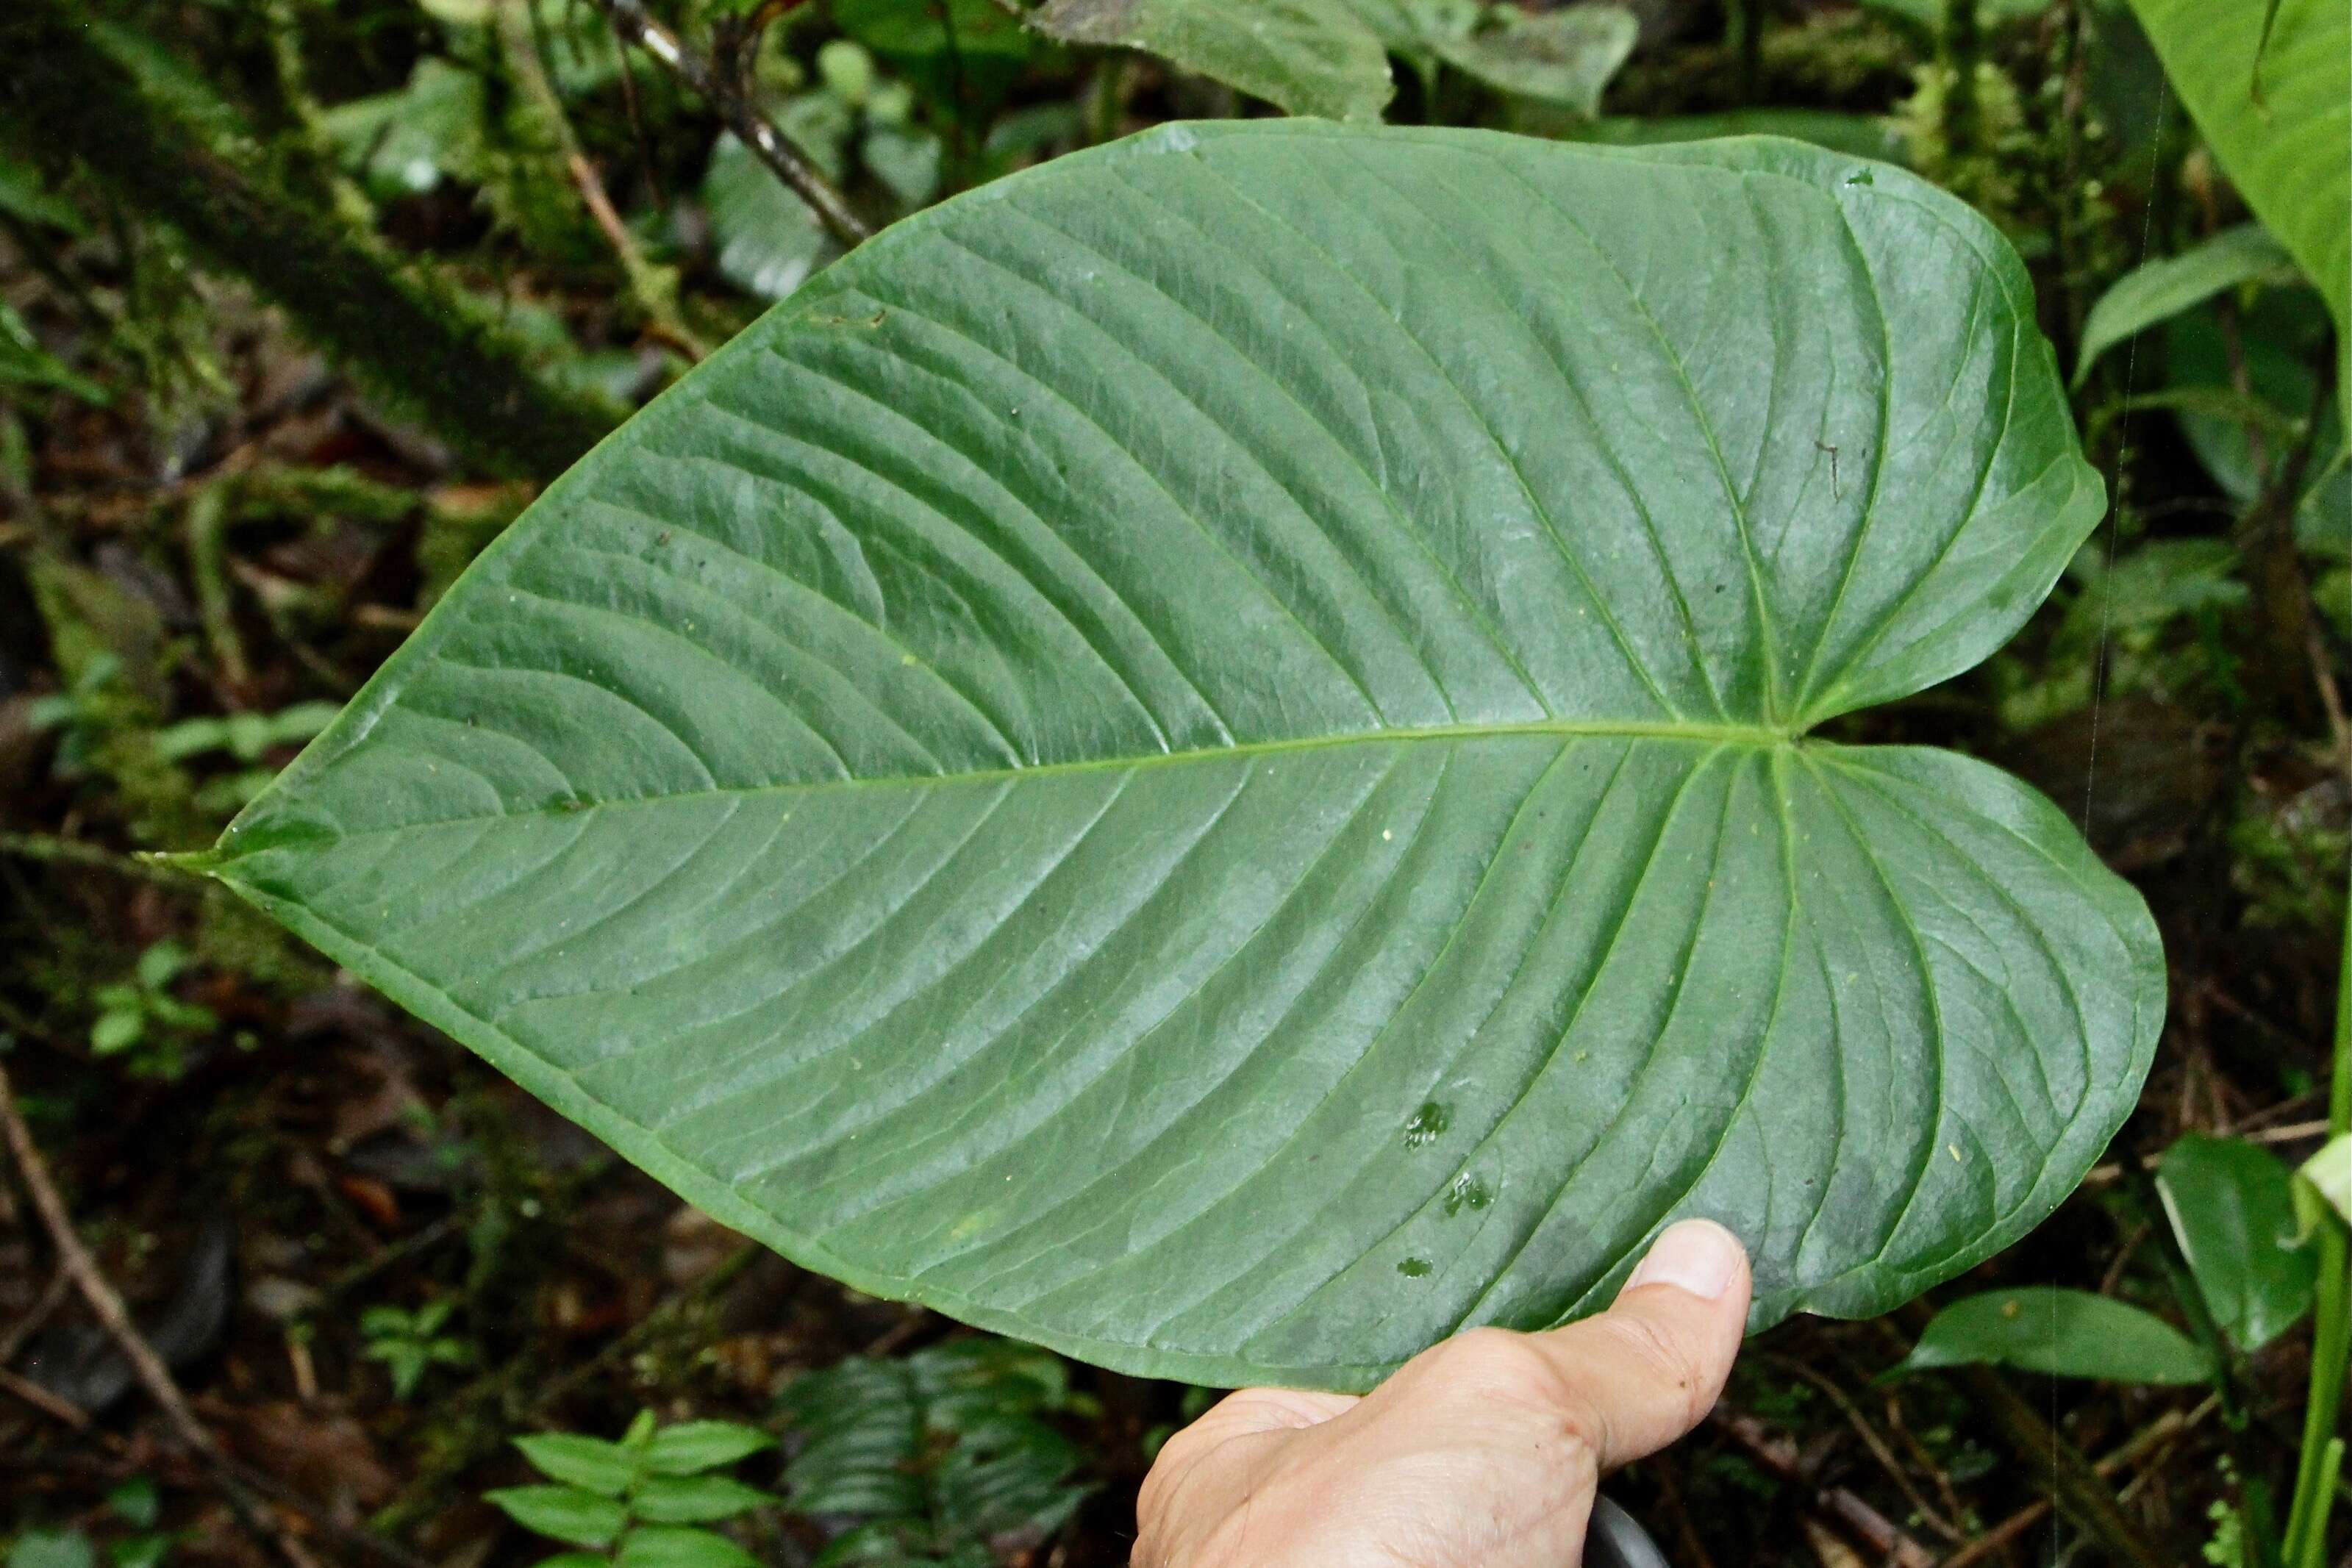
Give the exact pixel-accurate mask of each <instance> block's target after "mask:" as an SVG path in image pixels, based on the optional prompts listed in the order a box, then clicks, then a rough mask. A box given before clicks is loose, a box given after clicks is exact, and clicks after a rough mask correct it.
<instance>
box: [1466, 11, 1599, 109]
mask: <svg viewBox="0 0 2352 1568" xmlns="http://www.w3.org/2000/svg"><path fill="white" fill-rule="evenodd" d="M1495 16H1496V19H1497V22H1498V25H1496V26H1487V27H1483V28H1481V29H1479V30H1478V31H1476V32H1474V33H1472V34H1470V35H1468V36H1467V37H1461V38H1454V39H1447V40H1444V41H1440V42H1438V43H1436V44H1435V45H1434V46H1433V47H1434V48H1435V50H1436V53H1437V56H1438V57H1439V58H1440V59H1443V60H1444V62H1445V63H1446V64H1447V65H1450V66H1452V67H1454V68H1455V69H1457V70H1460V71H1462V72H1465V74H1467V75H1469V76H1473V77H1475V78H1478V79H1479V80H1480V81H1483V82H1485V83H1486V85H1487V86H1489V87H1492V88H1495V89H1497V90H1499V91H1502V92H1507V93H1511V94H1514V95H1516V96H1517V97H1521V98H1531V99H1538V101H1541V102H1544V103H1552V104H1558V105H1559V106H1560V107H1561V108H1563V109H1570V110H1575V111H1576V112H1577V113H1579V114H1584V115H1590V114H1592V113H1594V112H1596V111H1597V110H1599V109H1600V107H1601V89H1603V88H1606V87H1607V86H1608V85H1609V79H1610V78H1612V77H1613V76H1615V75H1616V74H1617V69H1618V68H1619V67H1620V66H1622V65H1623V64H1624V63H1625V60H1626V57H1628V56H1630V55H1632V54H1633V43H1634V40H1635V39H1636V38H1638V37H1640V36H1641V32H1642V25H1641V24H1640V23H1639V22H1637V21H1635V20H1634V18H1633V13H1632V12H1631V11H1628V10H1627V9H1625V7H1624V6H1622V5H1606V4H1601V3H1600V0H1585V3H1584V4H1581V5H1563V6H1561V7H1559V9H1557V10H1552V11H1543V12H1538V13H1537V14H1535V15H1532V16H1529V15H1526V14H1524V13H1521V12H1518V11H1516V10H1513V9H1511V8H1509V7H1507V6H1498V7H1496V12H1495Z"/></svg>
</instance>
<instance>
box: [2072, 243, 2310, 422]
mask: <svg viewBox="0 0 2352 1568" xmlns="http://www.w3.org/2000/svg"><path fill="white" fill-rule="evenodd" d="M2293 269H2294V257H2293V256H2289V255H2287V253H2286V247H2285V246H2282V245H2281V244H2279V242H2278V241H2277V240H2276V239H2274V238H2273V237H2272V236H2271V232H2270V231H2269V230H2268V229H2266V228H2264V227H2263V226H2262V225H2260V224H2240V225H2238V226H2237V227H2235V228H2232V229H2225V230H2223V231H2222V232H2221V233H2220V234H2217V235H2213V236H2212V237H2211V238H2210V239H2208V240H2206V241H2205V242H2204V243H2202V244H2201V245H2199V246H2197V247H2196V248H2194V249H2193V250H2189V251H2186V252H2184V253H2182V254H2181V255H2179V256H2160V257H2158V259H2156V260H2154V261H2150V262H2144V263H2142V264H2141V265H2140V266H2138V267H2134V268H2133V269H2132V270H2131V271H2129V272H2127V273H2126V274H2124V276H2123V277H2119V278H2117V279H2116V283H2115V286H2114V287H2111V288H2109V289H2108V290H2107V291H2106V292H2105V294H2102V295H2100V296H2099V300H2098V303H2097V304H2095V305H2094V306H2092V307H2091V316H2090V319H2089V320H2087V321H2085V322H2084V324H2083V348H2082V354H2081V357H2080V358H2078V359H2077V360H2076V361H2074V384H2075V385H2076V386H2080V385H2082V384H2083V381H2084V377H2086V376H2088V375H2089V374H2090V373H2091V366H2092V365H2093V364H2094V363H2095V362H2096V361H2097V360H2098V357H2099V356H2100V355H2101V354H2104V353H2105V352H2106V351H2107V350H2109V349H2112V348H2114V347H2115V346H2116V344H2118V343H2120V342H2123V341H2124V340H2126V339H2127V338H2129V337H2131V336H2132V334H2134V333H2135V332H2138V331H2142V330H2144V329H2147V328H2149V327H2153V326H2155V325H2156V324H2157V323H2158V322H2159V321H2164V320H2168V319H2171V318H2172V317H2174V316H2178V315H2179V313H2180V312H2181V311H2183V310H2186V309H2188V308H2189V307H2190V306H2192V305H2201V304H2203V303H2204V302H2205V301H2206V300H2208V299H2210V298H2212V297H2213V296H2215V295H2216V294H2219V293H2221V291H2222V290H2223V289H2225V288H2235V287H2238V286H2239V285H2240V284H2242V283H2251V282H2252V281H2254V280H2255V279H2257V278H2263V279H2268V280H2270V281H2273V282H2277V281H2280V280H2281V279H2280V274H2281V273H2282V271H2284V272H2286V273H2287V274H2288V275H2289V276H2292V275H2293Z"/></svg>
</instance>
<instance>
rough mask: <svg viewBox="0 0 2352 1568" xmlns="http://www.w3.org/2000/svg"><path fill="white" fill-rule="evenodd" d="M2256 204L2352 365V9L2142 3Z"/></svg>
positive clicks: (2205, 126)
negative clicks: (2323, 306)
mask: <svg viewBox="0 0 2352 1568" xmlns="http://www.w3.org/2000/svg"><path fill="white" fill-rule="evenodd" d="M2132 9H2133V10H2135V11H2137V13H2138V14H2139V19H2140V23H2141V25H2142V26H2145V27H2146V28H2147V36H2148V39H2149V41H2150V42H2152V43H2153V44H2155V46H2156V52H2157V54H2158V56H2159V57H2161V58H2162V59H2163V61H2164V69H2165V74H2166V75H2167V76H2168V77H2170V78H2172V82H2173V85H2174V86H2175V87H2176V88H2177V89H2179V92H2180V97H2181V99H2182V101H2184V102H2185V103H2187V105H2188V106H2189V114H2190V115H2191V116H2192V117H2193V118H2194V119H2195V120H2196V121H2197V129H2198V130H2199V131H2202V132H2203V133H2204V135H2205V140H2206V141H2208V142H2210V143H2211V144H2212V148H2213V152H2214V155H2215V156H2216V157H2218V158H2219V159H2220V160H2221V167H2222V168H2223V169H2225V170H2227V171H2228V172H2229V175H2230V178H2231V182H2232V183H2235V184H2236V185H2237V187H2238V189H2239V191H2240V192H2241V193H2243V194H2244V196H2245V198H2246V204H2247V205H2248V206H2250V207H2252V208H2253V210H2254V215H2255V216H2256V217H2258V218H2260V219H2262V220H2263V224H2265V225H2267V226H2268V227H2269V229H2270V231H2271V232H2272V233H2273V234H2274V235H2277V236H2278V237H2279V238H2280V240H2282V241H2283V242H2284V244H2285V246H2286V247H2287V249H2288V250H2290V251H2292V252H2294V258H2295V260H2296V261H2298V262H2300V263H2301V264H2302V266H2303V269H2304V271H2305V273H2307V274H2309V275H2310V277H2311V280H2312V281H2313V282H2314V283H2315V284H2317V285H2318V286H2319V292H2320V294H2321V295H2322V297H2324V298H2326V301H2327V307H2328V309H2329V310H2330V311H2331V312H2332V313H2333V314H2334V316H2335V318H2336V330H2337V333H2338V335H2339V338H2340V339H2341V340H2342V343H2341V347H2342V350H2343V352H2344V354H2345V358H2346V362H2347V366H2352V152H2347V149H2352V0H2277V4H2276V5H2275V8H2274V10H2273V6H2272V5H2270V4H2268V3H2266V0H2226V3H2222V0H2132Z"/></svg>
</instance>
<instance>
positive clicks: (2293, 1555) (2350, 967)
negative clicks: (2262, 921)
mask: <svg viewBox="0 0 2352 1568" xmlns="http://www.w3.org/2000/svg"><path fill="white" fill-rule="evenodd" d="M2347 1132H2352V909H2347V916H2346V920H2345V925H2344V966H2343V967H2342V968H2341V969H2340V970H2339V971H2337V975H2336V1052H2335V1060H2334V1062H2333V1064H2332V1065H2331V1067H2330V1070H2329V1073H2328V1083H2327V1134H2328V1137H2329V1140H2330V1141H2331V1142H2332V1141H2333V1140H2335V1139H2336V1138H2338V1137H2341V1136H2342V1135H2343V1134H2346V1133H2347ZM2347 1368H2352V1244H2347V1238H2346V1235H2345V1228H2344V1226H2343V1225H2342V1224H2341V1223H2339V1222H2338V1221H2337V1220H2336V1218H2334V1217H2332V1216H2329V1217H2324V1218H2322V1219H2321V1221H2320V1226H2319V1293H2318V1298H2317V1302H2316V1306H2315V1311H2314V1312H2313V1328H2312V1342H2311V1396H2310V1398H2309V1399H2308V1400H2306V1401H2305V1405H2304V1409H2303V1450H2302V1452H2301V1453H2300V1454H2299V1455H2298V1456H2297V1457H2296V1459H2295V1467H2294V1502H2293V1504H2291V1505H2290V1506H2289V1508H2288V1511H2287V1521H2286V1541H2285V1551H2284V1562H2285V1563H2286V1568H2325V1564H2326V1559H2327V1515H2328V1512H2329V1507H2330V1505H2331V1504H2332V1503H2333V1502H2334V1501H2335V1500H2336V1475H2337V1473H2338V1472H2339V1471H2340V1470H2341V1469H2343V1465H2344V1439H2343V1438H2342V1437H2338V1436H2337V1435H2336V1417H2337V1416H2339V1415H2340V1414H2341V1413H2342V1411H2343V1408H2344V1378H2345V1374H2346V1372H2347Z"/></svg>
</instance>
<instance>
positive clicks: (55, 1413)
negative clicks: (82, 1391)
mask: <svg viewBox="0 0 2352 1568" xmlns="http://www.w3.org/2000/svg"><path fill="white" fill-rule="evenodd" d="M0 1392H5V1393H8V1394H13V1395H15V1396H16V1397H17V1398H19V1399H21V1400H23V1401H24V1402H25V1403H26V1404H27V1405H30V1406H32V1407H33V1408H34V1409H36V1410H38V1411H40V1412H41V1413H42V1414H43V1415H45V1416H51V1417H53V1418H54V1419H57V1420H59V1421H62V1422H64V1423H65V1424H66V1425H67V1426H68V1427H72V1428H73V1429H74V1430H75V1431H77V1432H79V1431H82V1430H84V1429H85V1428H87V1427H89V1411H87V1410H85V1409H83V1408H82V1407H81V1406H79V1405H77V1404H75V1403H74V1402H73V1401H72V1400H70V1399H68V1398H65V1397H63V1396H60V1395H56V1394H52V1393H50V1392H49V1391H48V1390H47V1389H46V1388H44V1387H42V1386H41V1385H39V1384H37V1383H36V1382H34V1381H33V1380H32V1379H31V1378H29V1377H25V1376H20V1375H17V1374H16V1373H14V1372H11V1371H9V1370H8V1369H7V1368H6V1367H5V1366H0Z"/></svg>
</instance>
